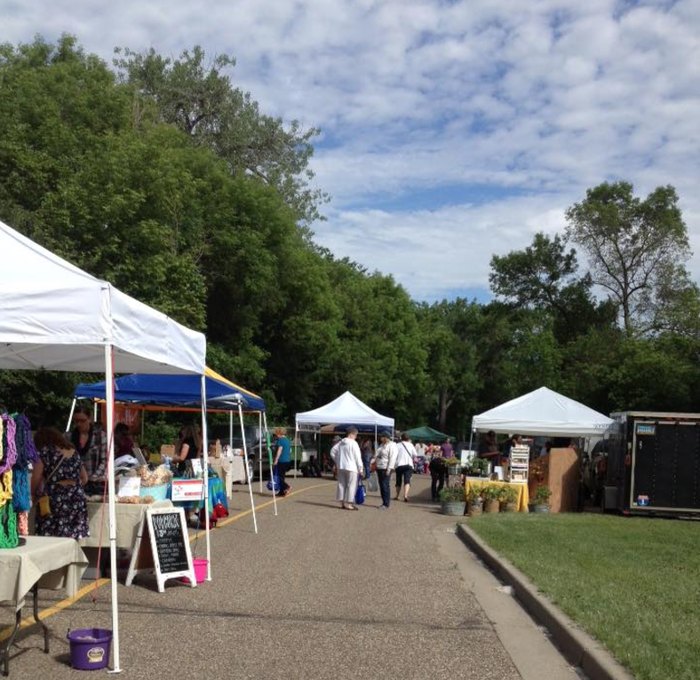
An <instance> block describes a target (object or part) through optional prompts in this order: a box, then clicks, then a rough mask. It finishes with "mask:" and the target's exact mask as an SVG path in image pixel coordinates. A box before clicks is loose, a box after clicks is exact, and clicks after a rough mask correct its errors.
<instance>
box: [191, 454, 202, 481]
mask: <svg viewBox="0 0 700 680" xmlns="http://www.w3.org/2000/svg"><path fill="white" fill-rule="evenodd" d="M190 463H191V464H192V474H193V475H194V476H195V477H200V476H201V475H202V459H201V458H191V459H190Z"/></svg>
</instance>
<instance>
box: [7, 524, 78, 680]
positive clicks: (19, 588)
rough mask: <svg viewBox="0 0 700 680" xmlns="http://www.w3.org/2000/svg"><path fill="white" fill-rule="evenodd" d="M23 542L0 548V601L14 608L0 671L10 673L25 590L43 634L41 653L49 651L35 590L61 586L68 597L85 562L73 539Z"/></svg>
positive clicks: (33, 538) (26, 539) (27, 539)
mask: <svg viewBox="0 0 700 680" xmlns="http://www.w3.org/2000/svg"><path fill="white" fill-rule="evenodd" d="M23 541H24V545H20V546H18V547H17V548H5V549H1V550H0V603H3V604H9V605H10V606H12V607H14V610H15V622H14V628H13V629H12V630H11V632H10V635H9V637H8V638H7V642H6V643H5V645H4V646H3V647H2V648H0V661H2V668H3V671H2V672H3V674H4V675H7V674H8V673H9V672H10V648H11V646H12V643H13V642H14V639H15V636H16V635H17V631H18V630H19V625H20V622H21V620H22V607H23V606H24V600H25V597H26V596H27V594H28V593H30V592H31V593H32V595H33V598H34V603H33V614H34V620H35V621H36V622H37V623H38V624H39V625H41V627H42V628H43V633H44V652H46V653H47V654H48V652H49V629H48V628H47V626H46V624H44V623H43V621H40V620H39V604H38V590H39V588H48V589H51V590H57V589H60V588H65V590H66V591H67V594H68V596H69V597H72V596H73V595H75V593H76V592H77V590H78V585H79V584H80V578H81V576H82V574H83V571H84V570H85V568H86V567H87V565H88V560H87V557H85V553H83V551H82V550H81V548H80V546H79V545H78V542H77V541H76V540H75V539H73V538H54V537H52V536H26V537H24V538H23Z"/></svg>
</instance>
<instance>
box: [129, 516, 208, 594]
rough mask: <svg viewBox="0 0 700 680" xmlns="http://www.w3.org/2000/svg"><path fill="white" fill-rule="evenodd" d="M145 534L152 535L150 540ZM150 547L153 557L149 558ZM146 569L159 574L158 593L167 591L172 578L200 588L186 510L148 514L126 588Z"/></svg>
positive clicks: (157, 578)
mask: <svg viewBox="0 0 700 680" xmlns="http://www.w3.org/2000/svg"><path fill="white" fill-rule="evenodd" d="M143 531H145V532H146V533H147V534H148V537H146V536H144V535H143ZM149 538H150V541H149ZM144 539H146V540H144ZM149 547H150V555H148V554H147V553H148V549H149ZM144 569H149V570H150V569H153V570H154V571H155V575H156V580H157V582H158V591H159V592H161V593H162V592H163V590H164V589H165V588H164V584H165V581H167V580H168V579H170V578H179V577H182V576H187V577H188V578H189V581H190V584H191V585H192V587H194V586H196V578H195V575H194V566H193V564H192V553H191V552H190V542H189V538H188V535H187V522H186V521H185V511H184V509H183V508H172V507H171V508H148V509H147V510H146V516H145V520H144V523H143V525H142V527H141V530H140V531H139V535H138V537H137V545H136V546H135V548H134V553H133V555H132V558H131V565H130V566H129V574H128V575H127V581H126V585H131V582H132V581H133V577H134V576H135V575H136V574H137V573H138V572H139V571H143V570H144Z"/></svg>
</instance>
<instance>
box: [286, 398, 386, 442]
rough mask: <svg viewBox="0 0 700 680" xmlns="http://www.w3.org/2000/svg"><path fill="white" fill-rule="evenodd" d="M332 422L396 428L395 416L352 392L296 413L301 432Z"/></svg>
mask: <svg viewBox="0 0 700 680" xmlns="http://www.w3.org/2000/svg"><path fill="white" fill-rule="evenodd" d="M330 423H335V424H348V425H371V426H373V427H378V428H383V429H390V430H392V432H393V430H394V419H393V418H389V417H388V416H383V415H382V414H381V413H377V412H376V411H375V410H374V409H372V408H370V407H369V406H367V404H365V403H364V402H362V401H360V400H359V399H358V398H357V397H356V396H355V395H354V394H352V393H351V392H344V393H343V394H341V395H340V396H339V397H338V398H337V399H334V400H333V401H331V402H329V403H328V404H326V405H325V406H320V407H319V408H316V409H314V410H313V411H305V412H304V413H297V415H296V426H297V430H299V431H301V432H304V431H306V432H316V431H318V430H319V429H320V428H321V425H328V424H330Z"/></svg>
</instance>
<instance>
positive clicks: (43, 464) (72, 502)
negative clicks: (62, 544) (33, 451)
mask: <svg viewBox="0 0 700 680" xmlns="http://www.w3.org/2000/svg"><path fill="white" fill-rule="evenodd" d="M34 443H35V444H36V448H37V450H38V452H39V461H37V462H36V463H34V470H33V472H32V497H33V498H34V499H38V498H39V497H40V496H42V495H44V494H47V495H48V496H49V504H50V507H51V513H50V514H49V515H47V516H45V517H42V516H41V512H39V508H37V513H36V533H37V535H39V536H61V537H66V538H75V539H80V538H85V537H86V536H89V535H90V531H89V529H88V513H87V504H86V502H85V492H84V490H83V487H84V486H85V484H87V471H86V470H85V466H84V465H83V462H82V460H81V458H80V456H79V455H77V454H76V452H75V448H74V447H73V445H72V444H71V443H70V442H69V441H68V440H67V439H66V438H65V437H64V436H63V434H62V433H61V432H59V431H58V430H56V429H55V428H52V427H43V428H41V429H39V430H38V431H37V433H36V435H35V437H34Z"/></svg>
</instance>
